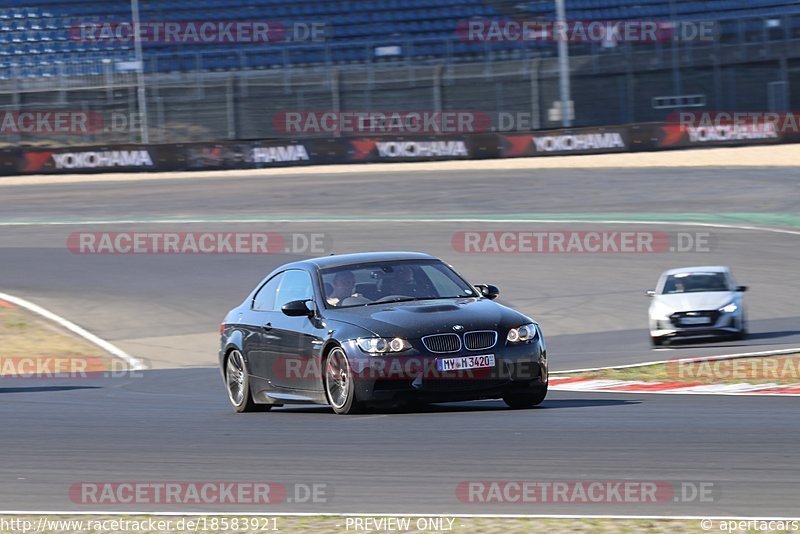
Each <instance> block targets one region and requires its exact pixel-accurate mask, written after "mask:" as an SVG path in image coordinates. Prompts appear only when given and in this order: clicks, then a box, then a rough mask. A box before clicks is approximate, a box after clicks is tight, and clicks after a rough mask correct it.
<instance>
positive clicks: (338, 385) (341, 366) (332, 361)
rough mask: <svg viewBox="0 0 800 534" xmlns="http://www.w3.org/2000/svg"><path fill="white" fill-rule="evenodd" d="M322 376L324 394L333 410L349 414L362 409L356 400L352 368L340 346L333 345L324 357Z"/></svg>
mask: <svg viewBox="0 0 800 534" xmlns="http://www.w3.org/2000/svg"><path fill="white" fill-rule="evenodd" d="M324 376H325V384H324V386H325V396H326V397H327V398H328V404H330V405H331V407H332V408H333V411H334V412H336V413H337V414H339V415H349V414H354V413H359V412H361V411H363V405H362V404H361V403H360V402H358V401H357V400H356V388H355V383H354V382H353V370H352V369H351V368H350V362H348V361H347V355H346V354H345V353H344V350H342V348H341V347H334V348H333V349H332V350H331V351H330V352H329V353H328V356H327V358H325V375H324Z"/></svg>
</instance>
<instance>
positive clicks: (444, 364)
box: [436, 354, 494, 371]
mask: <svg viewBox="0 0 800 534" xmlns="http://www.w3.org/2000/svg"><path fill="white" fill-rule="evenodd" d="M487 367H494V354H483V355H481V356H459V357H458V358H441V359H438V360H436V369H437V370H439V371H461V370H463V369H484V368H487Z"/></svg>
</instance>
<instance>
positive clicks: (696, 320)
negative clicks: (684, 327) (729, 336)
mask: <svg viewBox="0 0 800 534" xmlns="http://www.w3.org/2000/svg"><path fill="white" fill-rule="evenodd" d="M681 322H682V323H683V324H709V323H710V322H711V317H684V318H683V319H681Z"/></svg>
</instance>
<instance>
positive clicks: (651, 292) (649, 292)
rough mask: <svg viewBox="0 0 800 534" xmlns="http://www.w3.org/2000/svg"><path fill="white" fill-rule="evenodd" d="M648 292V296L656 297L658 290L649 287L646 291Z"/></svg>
mask: <svg viewBox="0 0 800 534" xmlns="http://www.w3.org/2000/svg"><path fill="white" fill-rule="evenodd" d="M646 294H647V296H648V297H655V296H656V292H655V291H653V290H652V289H648V290H647V291H646Z"/></svg>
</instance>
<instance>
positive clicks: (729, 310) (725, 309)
mask: <svg viewBox="0 0 800 534" xmlns="http://www.w3.org/2000/svg"><path fill="white" fill-rule="evenodd" d="M738 309H739V306H737V305H736V303H735V302H731V303H730V304H726V305H725V306H723V307H722V308H720V309H719V311H721V312H725V313H733V312H735V311H736V310H738Z"/></svg>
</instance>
